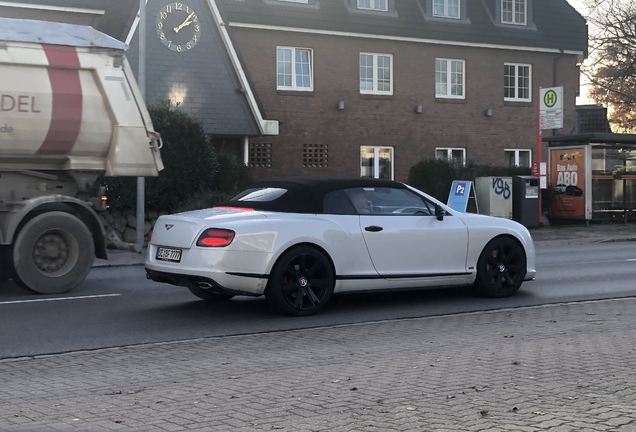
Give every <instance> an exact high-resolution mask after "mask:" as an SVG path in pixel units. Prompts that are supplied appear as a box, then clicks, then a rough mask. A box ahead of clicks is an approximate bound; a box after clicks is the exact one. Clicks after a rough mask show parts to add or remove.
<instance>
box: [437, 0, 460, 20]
mask: <svg viewBox="0 0 636 432" xmlns="http://www.w3.org/2000/svg"><path fill="white" fill-rule="evenodd" d="M433 16H436V17H444V18H459V0H433Z"/></svg>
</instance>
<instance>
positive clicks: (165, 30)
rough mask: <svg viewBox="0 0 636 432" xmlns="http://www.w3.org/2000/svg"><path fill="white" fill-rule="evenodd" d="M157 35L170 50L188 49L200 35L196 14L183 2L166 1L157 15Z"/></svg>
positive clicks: (179, 51) (185, 50) (183, 50)
mask: <svg viewBox="0 0 636 432" xmlns="http://www.w3.org/2000/svg"><path fill="white" fill-rule="evenodd" d="M157 37H158V38H159V40H160V41H161V43H162V44H163V45H164V46H165V47H166V48H168V49H169V50H171V51H174V52H178V53H182V52H187V51H190V50H191V49H192V48H194V46H195V45H196V44H197V42H199V39H200V37H201V25H200V24H199V19H198V17H197V14H196V13H195V12H194V11H193V10H192V8H190V7H189V6H188V5H186V4H185V3H181V2H174V3H168V4H167V5H166V6H164V7H162V8H161V10H160V11H159V14H158V15H157Z"/></svg>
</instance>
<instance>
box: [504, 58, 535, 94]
mask: <svg viewBox="0 0 636 432" xmlns="http://www.w3.org/2000/svg"><path fill="white" fill-rule="evenodd" d="M506 66H514V67H515V97H513V98H511V97H506V96H505V94H504V101H509V102H532V65H531V64H525V63H504V90H505V85H506V82H505V79H506V75H505V67H506ZM520 67H527V68H528V97H527V98H520V97H519V68H520Z"/></svg>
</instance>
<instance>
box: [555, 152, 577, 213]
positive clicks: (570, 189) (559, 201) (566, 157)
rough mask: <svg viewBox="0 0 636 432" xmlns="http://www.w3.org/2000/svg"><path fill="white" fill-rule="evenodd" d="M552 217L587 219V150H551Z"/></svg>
mask: <svg viewBox="0 0 636 432" xmlns="http://www.w3.org/2000/svg"><path fill="white" fill-rule="evenodd" d="M550 165H551V166H550V184H551V186H552V196H553V199H552V205H551V207H550V216H552V217H555V218H563V219H584V218H585V148H583V147H574V148H573V147H568V148H553V149H550Z"/></svg>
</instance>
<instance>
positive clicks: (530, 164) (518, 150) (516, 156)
mask: <svg viewBox="0 0 636 432" xmlns="http://www.w3.org/2000/svg"><path fill="white" fill-rule="evenodd" d="M506 152H514V154H515V166H517V167H518V166H520V165H519V153H521V152H524V153H527V154H528V166H527V168H531V167H532V150H531V149H504V155H505V154H506ZM507 161H508V160H507V158H506V162H507Z"/></svg>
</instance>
